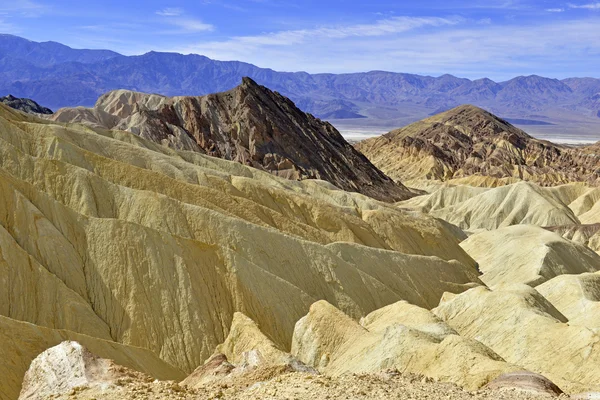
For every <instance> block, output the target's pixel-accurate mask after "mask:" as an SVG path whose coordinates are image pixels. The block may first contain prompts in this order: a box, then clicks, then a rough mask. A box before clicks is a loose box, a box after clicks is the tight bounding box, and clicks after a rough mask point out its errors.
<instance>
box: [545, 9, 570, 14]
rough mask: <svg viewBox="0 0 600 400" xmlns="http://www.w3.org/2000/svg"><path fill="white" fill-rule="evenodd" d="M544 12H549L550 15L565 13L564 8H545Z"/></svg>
mask: <svg viewBox="0 0 600 400" xmlns="http://www.w3.org/2000/svg"><path fill="white" fill-rule="evenodd" d="M546 11H547V12H551V13H561V12H565V9H564V8H547V9H546Z"/></svg>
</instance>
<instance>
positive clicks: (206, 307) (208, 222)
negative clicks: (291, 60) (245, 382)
mask: <svg viewBox="0 0 600 400" xmlns="http://www.w3.org/2000/svg"><path fill="white" fill-rule="evenodd" d="M0 143H1V146H0V187H1V188H2V190H1V191H0V193H1V195H0V224H1V228H0V238H1V240H0V247H1V254H2V259H1V260H0V277H1V278H2V279H0V294H1V296H2V301H0V315H2V316H3V319H2V322H3V324H4V326H5V328H3V329H2V330H1V331H2V335H3V337H4V339H3V341H2V343H3V346H1V349H0V351H1V352H2V354H3V356H2V357H0V372H1V373H0V375H2V376H3V377H5V378H4V379H2V380H0V398H2V399H5V398H16V395H17V393H18V391H19V385H20V383H21V380H22V377H23V374H24V373H25V370H26V369H27V368H28V366H29V363H30V361H31V360H32V359H33V358H34V357H35V356H36V355H38V354H39V353H40V352H42V351H43V350H45V349H46V348H47V347H49V346H52V345H56V344H58V343H60V342H61V341H63V340H76V341H78V342H81V343H82V344H83V345H85V346H86V347H88V348H91V349H92V351H93V352H95V353H98V355H99V356H102V357H105V358H110V359H116V360H118V361H119V362H120V363H123V364H124V365H125V366H126V367H130V368H133V369H137V370H140V371H141V372H145V373H148V374H149V375H151V376H155V377H159V378H161V379H164V378H169V377H170V378H171V379H172V378H173V377H177V378H178V379H183V378H184V377H185V375H186V374H187V373H190V372H192V371H193V370H194V369H195V368H196V367H198V366H199V365H201V364H202V363H203V362H204V361H205V360H206V359H207V358H208V357H209V356H210V355H211V354H212V353H213V351H214V349H215V348H216V346H217V345H219V344H220V343H222V342H223V341H224V340H225V338H226V336H227V334H228V333H229V330H230V327H231V322H232V320H233V315H234V313H235V312H238V311H239V312H243V313H245V314H246V315H247V316H248V317H250V318H252V319H253V320H254V321H256V322H257V323H258V324H260V325H261V326H262V327H263V328H264V329H265V334H266V335H268V336H269V337H270V338H271V340H273V341H274V343H276V344H277V345H278V346H281V347H283V348H288V349H289V347H290V345H291V340H292V333H293V330H294V325H295V323H296V322H297V320H298V319H300V318H301V317H302V316H303V315H305V314H306V312H307V310H308V308H309V307H310V305H311V304H312V303H314V302H315V301H318V300H322V299H324V300H327V301H329V302H330V303H331V304H334V305H335V306H337V307H339V308H340V309H342V310H343V311H344V312H346V313H348V314H349V315H352V316H353V317H355V318H359V317H361V316H363V315H366V314H367V313H369V312H371V311H372V310H374V309H377V308H379V307H382V306H385V305H388V304H391V303H394V302H396V301H399V300H407V301H410V302H411V303H412V304H415V305H419V306H422V307H427V308H431V307H435V305H437V303H438V301H439V299H440V298H441V297H442V295H443V294H444V293H445V292H461V291H464V290H466V289H468V288H469V287H471V286H472V285H476V284H479V283H480V282H479V279H478V277H477V271H476V269H475V262H474V261H473V260H472V258H471V257H469V256H468V255H467V254H466V253H465V252H464V250H463V249H462V248H460V246H459V241H460V239H461V238H462V237H461V235H462V233H461V232H460V231H459V230H457V229H456V228H454V227H452V226H450V225H448V224H446V223H444V222H442V221H439V220H436V219H434V218H430V217H424V216H422V215H418V214H414V213H412V212H404V211H401V210H398V209H397V208H395V207H394V206H392V205H388V204H385V203H380V202H377V201H375V200H372V199H370V198H368V197H365V196H363V195H360V194H357V193H350V192H344V191H341V190H339V189H338V188H336V187H333V186H332V185H330V184H329V183H326V182H323V181H318V180H307V181H302V182H296V181H290V180H286V179H282V178H278V177H275V176H273V175H272V174H269V173H266V172H263V171H260V170H257V169H253V168H249V167H247V166H243V165H241V164H239V163H235V162H230V161H225V160H221V159H218V158H213V157H209V156H206V155H202V154H199V153H194V152H177V151H174V150H171V149H168V148H167V147H163V146H161V145H158V144H155V143H153V142H151V141H147V140H145V139H142V138H140V137H139V136H136V135H133V134H131V133H127V132H124V131H107V130H101V129H97V128H90V127H86V126H82V125H69V126H64V125H62V124H57V123H54V122H48V121H44V120H39V119H37V118H35V117H33V116H29V115H26V114H23V113H20V112H18V111H14V110H11V109H10V108H8V107H4V106H2V105H0ZM130 346H132V347H130ZM115 349H117V350H118V353H119V354H121V353H122V354H130V355H131V354H132V353H136V352H137V353H139V354H140V355H139V356H137V355H136V356H135V357H133V356H128V357H121V359H120V360H119V357H118V356H117V355H115V352H117V350H115ZM119 349H121V350H119ZM141 360H147V361H144V362H142V361H141Z"/></svg>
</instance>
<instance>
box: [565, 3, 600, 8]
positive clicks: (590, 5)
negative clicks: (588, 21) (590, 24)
mask: <svg viewBox="0 0 600 400" xmlns="http://www.w3.org/2000/svg"><path fill="white" fill-rule="evenodd" d="M569 7H570V8H584V9H588V10H600V3H589V4H580V5H577V4H571V3H569Z"/></svg>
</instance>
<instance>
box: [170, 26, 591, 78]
mask: <svg viewBox="0 0 600 400" xmlns="http://www.w3.org/2000/svg"><path fill="white" fill-rule="evenodd" d="M472 22H473V21H466V20H461V19H454V18H449V19H440V18H420V19H415V18H409V17H399V18H396V19H393V20H385V21H380V22H377V23H375V24H372V25H355V26H347V27H338V28H331V27H325V28H317V29H311V30H296V31H281V32H274V33H266V34H264V35H258V36H245V37H234V38H230V39H228V40H222V41H211V42H204V43H198V44H196V45H192V46H189V47H186V48H178V49H172V48H171V49H168V50H175V51H180V52H184V53H198V54H203V55H206V56H208V57H211V58H214V59H220V60H242V61H246V62H250V63H253V64H256V65H259V66H263V67H269V68H273V69H275V70H280V71H299V70H306V71H307V72H313V73H314V72H337V73H343V72H358V71H369V70H389V71H402V72H413V73H431V74H443V73H454V74H457V75H462V76H469V77H481V76H490V75H492V77H495V78H499V77H500V78H501V77H507V76H514V75H520V74H529V73H535V72H537V73H539V71H548V70H549V67H550V68H554V69H555V70H557V71H558V72H559V73H562V74H566V75H569V74H570V72H569V71H570V70H573V71H575V70H577V71H581V68H580V67H581V65H584V64H586V65H597V63H598V62H599V61H600V41H598V26H600V18H590V19H583V20H574V21H560V22H548V23H546V24H539V23H535V24H531V25H523V24H519V25H517V24H514V25H513V24H510V25H506V24H504V25H497V24H491V25H478V24H474V23H472ZM418 28H426V29H418ZM165 50H167V49H165Z"/></svg>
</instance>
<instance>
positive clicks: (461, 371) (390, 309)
mask: <svg viewBox="0 0 600 400" xmlns="http://www.w3.org/2000/svg"><path fill="white" fill-rule="evenodd" d="M292 354H293V355H294V356H296V357H298V359H299V360H301V361H303V362H305V363H306V364H308V365H311V366H314V367H315V368H317V369H318V370H319V371H321V372H323V373H326V374H329V375H334V376H338V375H343V374H348V373H374V372H378V371H382V370H386V369H395V370H398V371H402V372H405V373H406V372H410V373H415V374H421V375H425V376H427V377H430V378H433V379H436V380H442V381H445V382H452V383H455V384H457V385H460V386H462V387H465V388H467V389H470V390H474V389H478V388H481V387H482V386H484V385H485V384H487V383H488V382H490V381H491V380H493V379H495V378H496V377H498V376H499V375H502V374H504V373H508V372H513V371H519V370H521V368H519V367H517V366H516V365H511V364H509V363H507V362H505V361H504V360H503V359H502V358H501V357H500V356H498V355H497V354H496V353H494V352H493V351H492V350H490V349H489V348H487V347H486V346H484V345H482V344H481V343H479V342H477V341H475V340H471V339H466V338H464V337H461V336H459V335H458V334H457V333H456V332H455V331H454V330H453V329H452V328H450V327H449V326H448V325H447V324H445V323H444V322H443V321H441V320H440V319H439V318H437V317H436V316H434V315H433V314H432V313H431V312H430V311H428V310H425V309H421V308H419V307H416V306H413V305H410V304H408V303H406V302H399V303H395V304H392V305H389V306H387V307H385V308H383V309H379V310H376V311H374V312H373V313H371V314H369V315H368V316H367V317H365V318H364V319H363V320H362V325H360V324H359V323H358V322H356V321H354V320H353V319H351V318H350V317H348V316H347V315H346V314H344V313H343V312H341V311H340V310H338V309H337V308H335V307H333V306H332V305H331V304H329V303H327V302H325V301H320V302H317V303H315V304H313V305H312V306H311V308H310V311H309V313H308V314H307V315H306V316H305V317H304V318H302V319H301V320H299V321H298V323H297V324H296V329H295V330H294V338H293V340H292Z"/></svg>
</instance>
